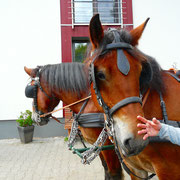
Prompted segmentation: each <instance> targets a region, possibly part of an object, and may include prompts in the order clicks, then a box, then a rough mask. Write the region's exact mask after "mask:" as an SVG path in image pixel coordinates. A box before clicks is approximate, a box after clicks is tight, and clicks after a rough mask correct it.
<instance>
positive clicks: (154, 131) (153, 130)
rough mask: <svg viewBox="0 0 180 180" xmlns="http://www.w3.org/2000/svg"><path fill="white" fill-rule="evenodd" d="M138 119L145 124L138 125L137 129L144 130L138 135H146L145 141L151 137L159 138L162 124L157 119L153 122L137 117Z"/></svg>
mask: <svg viewBox="0 0 180 180" xmlns="http://www.w3.org/2000/svg"><path fill="white" fill-rule="evenodd" d="M137 119H138V120H140V121H141V122H143V123H138V124H137V127H139V128H142V130H139V131H138V134H144V136H143V139H144V140H146V139H147V138H148V137H150V136H157V135H158V133H159V131H160V129H161V123H160V121H158V120H157V119H156V118H153V119H152V121H149V120H147V119H145V118H144V117H142V116H137Z"/></svg>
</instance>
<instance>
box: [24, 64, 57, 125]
mask: <svg viewBox="0 0 180 180" xmlns="http://www.w3.org/2000/svg"><path fill="white" fill-rule="evenodd" d="M24 70H25V72H26V73H27V74H28V75H29V76H30V78H31V83H30V84H28V85H27V86H26V88H25V95H26V97H28V98H33V113H32V119H33V121H34V122H35V123H37V124H38V125H41V126H42V125H45V124H47V123H48V121H49V117H50V116H46V117H40V115H42V114H44V113H47V112H50V111H52V110H53V109H54V108H55V107H56V106H57V105H58V103H59V100H58V99H56V98H55V97H53V96H52V94H51V92H50V91H49V89H48V86H47V84H46V83H45V82H44V81H43V78H42V76H41V71H42V67H37V68H36V69H29V68H27V67H24Z"/></svg>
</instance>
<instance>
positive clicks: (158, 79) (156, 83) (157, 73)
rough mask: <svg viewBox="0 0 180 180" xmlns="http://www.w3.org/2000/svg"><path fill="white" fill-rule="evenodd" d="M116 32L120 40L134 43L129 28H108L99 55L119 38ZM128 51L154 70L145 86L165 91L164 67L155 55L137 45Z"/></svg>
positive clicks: (98, 51)
mask: <svg viewBox="0 0 180 180" xmlns="http://www.w3.org/2000/svg"><path fill="white" fill-rule="evenodd" d="M114 32H115V33H117V34H118V41H119V42H125V43H128V44H131V43H132V36H131V34H130V33H129V32H128V31H127V30H124V29H121V30H118V29H114V28H113V29H111V28H109V29H108V30H106V31H105V32H104V38H103V42H102V44H101V46H100V48H99V49H98V50H97V56H98V55H100V54H101V52H102V51H103V49H104V48H105V46H106V45H107V44H110V43H112V42H114V41H115V38H117V36H116V37H115V33H114ZM116 41H117V39H116ZM126 51H127V52H128V53H129V54H130V55H132V56H133V57H135V59H137V60H138V61H139V62H140V63H141V64H142V65H143V66H146V65H147V64H148V65H150V68H151V70H152V78H151V81H150V82H149V84H148V85H147V86H148V87H145V88H146V89H147V88H151V89H153V90H156V91H158V92H164V89H165V88H164V83H163V80H162V75H161V71H162V68H161V67H160V65H159V64H158V63H157V61H156V60H155V59H154V58H153V57H151V56H148V55H146V54H144V53H142V52H141V51H140V50H139V49H138V48H137V47H134V48H133V49H127V50H126ZM87 54H88V53H87Z"/></svg>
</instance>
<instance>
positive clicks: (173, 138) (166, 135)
mask: <svg viewBox="0 0 180 180" xmlns="http://www.w3.org/2000/svg"><path fill="white" fill-rule="evenodd" d="M161 125H162V127H161V129H160V131H159V134H158V136H159V137H160V138H161V139H166V140H169V141H170V142H172V143H173V144H177V145H179V146H180V128H176V127H173V126H170V125H167V124H161Z"/></svg>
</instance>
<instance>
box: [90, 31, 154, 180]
mask: <svg viewBox="0 0 180 180" xmlns="http://www.w3.org/2000/svg"><path fill="white" fill-rule="evenodd" d="M110 31H112V33H113V35H114V41H113V42H112V43H111V44H107V45H106V46H105V48H104V49H103V50H102V52H101V53H100V54H99V55H98V56H95V57H94V58H93V59H92V62H91V64H90V70H89V77H90V83H93V89H94V91H95V94H96V98H97V101H98V103H99V105H100V106H101V107H102V108H103V110H104V113H105V116H106V118H104V119H105V127H104V129H103V130H104V131H102V132H101V134H102V136H101V139H102V137H105V138H106V136H107V135H108V136H109V139H110V140H111V141H112V143H113V142H115V151H116V154H117V156H118V159H119V161H120V162H121V163H122V166H123V168H124V169H125V171H126V172H127V173H128V174H129V175H130V174H132V175H133V176H135V177H138V178H139V179H144V180H146V179H151V178H152V177H153V176H155V174H151V175H149V176H148V177H147V178H142V177H139V176H137V175H136V174H134V173H133V172H132V171H131V170H130V169H129V168H128V167H127V166H126V164H125V163H124V160H123V158H122V156H121V154H120V153H119V150H118V147H117V140H116V137H115V134H114V128H113V114H114V113H115V112H116V111H117V110H118V109H120V108H122V107H124V106H127V105H128V104H131V103H140V104H141V105H143V104H144V103H142V97H141V98H140V97H138V96H132V97H127V98H125V99H123V100H121V101H119V102H118V103H117V104H115V105H114V106H113V107H111V108H110V107H108V105H107V104H106V103H105V102H104V100H103V98H102V96H101V93H100V91H99V88H98V86H97V83H96V76H95V68H94V62H95V60H97V58H98V57H99V56H101V55H104V54H105V53H106V52H108V51H109V50H112V49H116V50H117V66H118V69H119V71H120V72H121V73H122V74H123V75H125V76H126V75H128V73H129V70H130V64H129V61H128V59H127V58H126V56H125V55H124V52H123V49H133V47H132V45H130V44H128V43H125V42H121V41H120V37H119V34H118V33H117V31H115V30H114V29H112V30H110ZM148 94H149V92H148V93H147V97H148ZM147 97H146V98H147ZM145 101H146V99H145ZM113 139H114V141H113ZM99 149H100V148H99Z"/></svg>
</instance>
